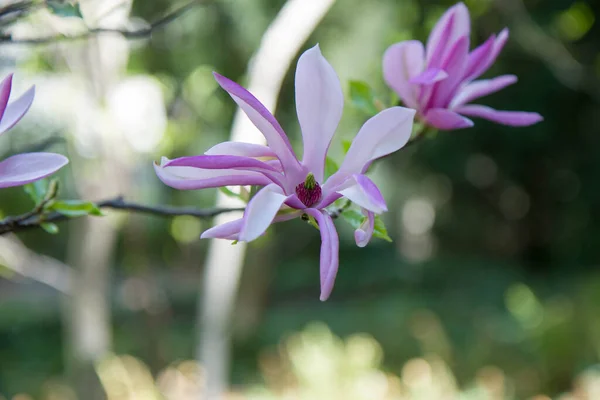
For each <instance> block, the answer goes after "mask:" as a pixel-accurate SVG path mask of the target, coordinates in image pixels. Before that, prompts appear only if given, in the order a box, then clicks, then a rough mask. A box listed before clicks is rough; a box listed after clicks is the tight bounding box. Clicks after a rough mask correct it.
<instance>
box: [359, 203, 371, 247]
mask: <svg viewBox="0 0 600 400" xmlns="http://www.w3.org/2000/svg"><path fill="white" fill-rule="evenodd" d="M362 213H363V214H364V215H365V216H366V217H367V218H365V220H364V221H363V223H362V224H360V226H359V227H358V228H356V230H355V231H354V241H355V242H356V245H357V246H358V247H365V246H366V245H367V244H369V242H370V241H371V238H372V237H373V231H374V230H375V214H374V213H373V212H371V211H369V210H365V209H364V208H363V209H362Z"/></svg>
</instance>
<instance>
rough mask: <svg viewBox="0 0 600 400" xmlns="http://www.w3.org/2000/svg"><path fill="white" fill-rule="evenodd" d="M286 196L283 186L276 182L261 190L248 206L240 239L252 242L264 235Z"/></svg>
mask: <svg viewBox="0 0 600 400" xmlns="http://www.w3.org/2000/svg"><path fill="white" fill-rule="evenodd" d="M286 197H287V196H286V195H285V194H283V192H282V190H281V188H280V187H279V186H277V185H274V184H271V185H268V186H265V187H264V188H262V189H261V190H259V191H258V193H256V194H255V195H254V197H252V199H251V200H250V202H249V203H248V205H247V206H246V211H244V218H243V219H244V222H243V224H242V229H241V230H240V235H239V240H243V241H245V242H251V241H252V240H254V239H256V238H258V237H259V236H260V235H262V234H263V233H264V232H265V231H266V230H267V228H268V227H269V225H271V223H272V222H273V219H274V218H275V216H276V215H277V212H278V211H279V209H280V208H281V206H282V205H283V203H284V202H285V199H286Z"/></svg>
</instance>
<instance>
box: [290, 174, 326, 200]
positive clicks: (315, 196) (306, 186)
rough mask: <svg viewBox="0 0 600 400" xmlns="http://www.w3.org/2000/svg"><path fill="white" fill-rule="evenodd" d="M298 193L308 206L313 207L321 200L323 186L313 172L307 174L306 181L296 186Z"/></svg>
mask: <svg viewBox="0 0 600 400" xmlns="http://www.w3.org/2000/svg"><path fill="white" fill-rule="evenodd" d="M296 195H297V196H298V198H299V199H300V201H301V202H302V204H304V205H305V206H306V207H312V206H314V205H315V204H317V203H318V202H319V201H320V200H321V186H319V183H318V182H317V181H316V180H315V176H314V175H313V174H312V173H309V174H308V175H307V176H306V180H305V181H304V182H302V183H301V184H299V185H298V186H296Z"/></svg>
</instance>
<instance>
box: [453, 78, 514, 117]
mask: <svg viewBox="0 0 600 400" xmlns="http://www.w3.org/2000/svg"><path fill="white" fill-rule="evenodd" d="M516 81H517V77H516V76H515V75H502V76H498V77H496V78H494V79H483V80H479V81H473V82H471V83H468V84H466V85H465V86H463V87H462V88H461V89H459V90H458V92H457V93H456V95H455V96H454V98H453V99H452V101H451V102H450V106H449V107H450V108H451V109H453V108H455V107H458V106H461V105H463V104H467V103H469V102H471V101H473V100H475V99H478V98H480V97H483V96H487V95H488V94H492V93H495V92H497V91H499V90H502V89H504V88H505V87H507V86H509V85H512V84H513V83H515V82H516Z"/></svg>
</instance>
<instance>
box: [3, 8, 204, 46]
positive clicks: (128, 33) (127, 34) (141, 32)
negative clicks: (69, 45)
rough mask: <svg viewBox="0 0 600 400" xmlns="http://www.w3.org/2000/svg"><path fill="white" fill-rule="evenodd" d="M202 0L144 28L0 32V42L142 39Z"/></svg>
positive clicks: (30, 42)
mask: <svg viewBox="0 0 600 400" xmlns="http://www.w3.org/2000/svg"><path fill="white" fill-rule="evenodd" d="M202 2H203V0H193V1H191V2H189V3H188V4H186V5H184V6H182V7H180V8H178V9H176V10H175V11H173V12H171V13H169V14H167V15H165V16H163V17H162V18H159V19H157V20H156V21H154V22H152V23H151V24H150V25H148V26H147V27H145V28H141V29H137V30H127V29H111V28H90V29H88V30H87V31H85V32H82V33H79V34H76V35H72V36H67V35H51V36H43V37H37V38H36V37H34V38H22V39H18V38H13V37H12V35H10V34H0V43H4V44H47V43H55V42H64V41H74V40H82V39H89V38H91V37H94V36H97V35H102V34H112V35H121V36H123V37H124V38H126V39H142V38H146V37H150V36H151V35H152V33H153V32H154V31H155V30H157V29H160V28H162V27H163V26H165V25H167V24H169V23H170V22H172V21H174V20H176V19H177V18H179V17H180V16H182V15H183V14H185V13H186V12H187V11H188V10H190V9H192V8H193V7H195V6H196V5H199V4H200V3H202Z"/></svg>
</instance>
